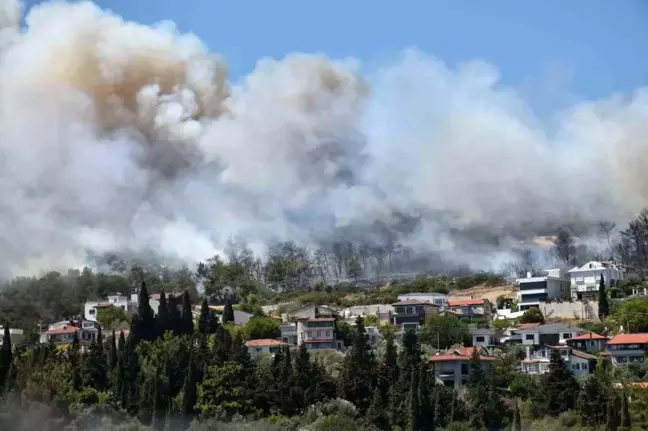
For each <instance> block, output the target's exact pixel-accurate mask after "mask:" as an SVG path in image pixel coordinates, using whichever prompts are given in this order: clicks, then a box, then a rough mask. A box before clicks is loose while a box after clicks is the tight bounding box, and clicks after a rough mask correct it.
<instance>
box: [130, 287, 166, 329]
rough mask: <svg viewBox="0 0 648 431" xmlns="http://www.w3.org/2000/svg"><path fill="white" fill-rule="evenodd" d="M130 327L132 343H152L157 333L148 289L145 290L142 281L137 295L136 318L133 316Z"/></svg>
mask: <svg viewBox="0 0 648 431" xmlns="http://www.w3.org/2000/svg"><path fill="white" fill-rule="evenodd" d="M158 312H159V310H158ZM131 326H132V329H131V336H133V335H134V336H135V339H134V341H138V340H145V341H153V340H154V339H155V337H156V335H157V333H158V331H157V326H156V324H155V314H154V313H153V309H152V308H151V304H150V299H149V293H148V289H147V288H146V283H145V282H143V281H142V286H141V288H140V291H139V294H138V304H137V316H133V321H132V325H131ZM129 338H130V337H129Z"/></svg>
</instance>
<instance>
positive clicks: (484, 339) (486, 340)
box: [472, 334, 495, 347]
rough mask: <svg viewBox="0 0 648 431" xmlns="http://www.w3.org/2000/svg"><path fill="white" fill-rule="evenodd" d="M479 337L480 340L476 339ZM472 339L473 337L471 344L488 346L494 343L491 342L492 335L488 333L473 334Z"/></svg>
mask: <svg viewBox="0 0 648 431" xmlns="http://www.w3.org/2000/svg"><path fill="white" fill-rule="evenodd" d="M480 338H481V339H482V340H481V341H478V339H480ZM472 339H473V346H484V347H488V346H492V345H493V344H495V343H494V342H493V337H492V336H490V335H481V334H480V335H473V336H472Z"/></svg>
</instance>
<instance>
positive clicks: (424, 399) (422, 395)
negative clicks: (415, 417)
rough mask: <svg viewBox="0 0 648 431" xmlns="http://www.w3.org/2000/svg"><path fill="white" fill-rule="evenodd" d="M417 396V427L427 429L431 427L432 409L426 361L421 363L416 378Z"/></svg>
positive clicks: (432, 420) (432, 419)
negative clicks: (417, 378) (417, 377)
mask: <svg viewBox="0 0 648 431" xmlns="http://www.w3.org/2000/svg"><path fill="white" fill-rule="evenodd" d="M418 398H419V427H420V428H421V429H423V430H428V429H431V428H432V427H433V422H434V417H433V413H434V411H433V410H432V409H431V407H432V406H431V402H430V382H429V368H428V364H427V362H422V363H421V370H420V372H419V380H418Z"/></svg>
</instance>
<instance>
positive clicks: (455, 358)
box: [430, 355, 496, 362]
mask: <svg viewBox="0 0 648 431" xmlns="http://www.w3.org/2000/svg"><path fill="white" fill-rule="evenodd" d="M495 359H496V358H494V357H492V356H480V357H479V360H480V361H494V360H495ZM443 361H470V357H467V356H461V355H433V356H430V362H443Z"/></svg>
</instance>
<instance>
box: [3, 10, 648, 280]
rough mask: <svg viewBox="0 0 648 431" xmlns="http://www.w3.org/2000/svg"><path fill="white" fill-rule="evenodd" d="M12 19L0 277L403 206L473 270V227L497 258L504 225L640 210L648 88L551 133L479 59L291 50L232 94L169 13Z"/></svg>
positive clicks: (213, 62) (211, 243) (587, 106)
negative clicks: (361, 58)
mask: <svg viewBox="0 0 648 431" xmlns="http://www.w3.org/2000/svg"><path fill="white" fill-rule="evenodd" d="M20 15H21V14H20V5H19V4H18V3H17V2H16V1H12V0H0V49H2V54H1V55H2V57H1V59H0V61H1V63H0V198H1V199H0V232H2V236H1V238H2V239H1V240H0V273H1V272H4V273H14V274H17V273H20V272H23V271H33V270H35V269H40V268H46V267H47V268H51V267H66V266H68V265H78V264H81V263H83V262H84V261H85V258H86V253H87V252H88V251H91V252H103V251H113V250H122V249H127V250H131V251H133V250H134V251H137V250H140V249H153V250H156V251H157V252H159V253H161V254H165V255H169V256H174V257H177V258H180V259H183V260H186V261H192V260H198V259H204V258H205V257H207V256H210V255H213V254H214V253H217V252H219V250H221V249H222V247H223V245H224V244H225V242H226V240H227V239H228V238H229V237H230V236H232V235H235V234H239V235H242V236H244V237H246V238H248V240H249V241H250V242H251V243H252V244H254V245H256V246H257V247H259V248H262V247H263V244H266V243H267V242H268V241H271V240H273V239H293V240H296V241H298V242H302V243H311V242H313V241H315V240H316V239H321V238H325V237H326V236H327V235H332V234H333V232H336V230H337V229H340V228H345V227H349V226H362V225H368V224H370V223H371V222H372V221H374V220H386V221H388V222H391V221H393V220H390V219H391V218H392V217H393V214H394V212H398V213H404V214H408V215H413V216H416V217H420V218H421V224H420V227H419V229H418V230H417V231H416V233H415V234H414V235H411V236H410V237H408V238H406V239H404V241H408V242H409V243H410V244H412V245H413V246H415V247H418V248H421V249H428V250H437V251H441V252H443V253H444V255H445V256H447V257H448V258H450V259H455V260H458V261H462V262H470V261H471V260H472V259H474V258H475V256H481V255H483V251H484V250H483V249H481V248H480V247H478V246H477V244H478V243H479V241H476V240H473V239H472V238H473V236H471V234H470V232H471V231H472V230H473V229H481V230H484V229H486V230H490V231H492V233H493V235H497V236H498V237H502V238H504V240H503V241H504V242H503V243H502V244H503V245H501V246H500V247H499V251H500V252H502V251H504V252H505V251H506V248H507V241H508V240H507V239H506V238H507V236H508V235H509V232H513V231H515V232H519V231H525V230H526V231H529V232H530V231H533V230H534V229H536V228H538V229H539V228H541V227H542V226H544V225H545V224H546V223H548V222H553V221H555V220H556V219H560V218H561V217H568V216H578V217H580V218H581V219H583V220H586V221H587V220H599V219H613V220H624V219H625V218H626V217H628V216H629V215H631V214H633V213H634V212H636V211H638V210H639V209H640V208H641V207H643V206H644V205H645V204H646V200H647V197H648V188H647V187H648V186H646V184H648V182H646V181H643V178H644V175H645V174H644V171H645V167H647V166H648V159H647V158H648V156H647V155H646V152H645V151H644V149H645V147H646V143H647V142H646V138H645V137H646V136H648V90H647V89H640V90H637V91H636V93H635V94H633V95H631V96H628V97H626V98H615V99H611V100H602V101H593V102H589V103H583V104H580V105H577V106H573V107H572V108H571V109H570V110H568V111H566V112H560V113H557V118H556V121H557V123H558V127H557V129H555V130H557V132H552V133H549V132H547V129H546V128H544V127H543V126H542V124H541V123H540V121H539V120H537V119H536V118H535V117H534V114H533V112H532V111H531V109H529V108H528V106H527V105H526V104H525V101H524V100H522V99H521V97H520V96H518V95H517V94H516V93H515V91H513V90H511V89H506V88H502V87H501V86H500V84H499V82H498V80H499V77H498V71H497V69H496V68H495V67H493V66H491V65H488V64H484V63H480V62H475V63H469V64H465V65H462V66H460V67H458V68H457V69H451V68H448V67H447V66H446V65H444V64H443V63H441V62H439V61H438V60H436V59H434V58H433V57H431V56H429V55H426V54H423V53H420V52H417V51H408V52H406V53H405V55H404V56H403V57H402V59H401V60H400V61H399V62H397V63H395V64H392V65H388V66H387V67H385V68H383V69H381V70H379V71H378V72H377V73H375V74H370V75H363V74H361V72H360V65H359V64H358V63H357V62H355V61H350V60H345V61H333V60H330V59H328V58H326V57H323V56H314V55H304V54H294V55H290V56H288V57H287V58H285V59H283V60H279V61H277V60H270V59H266V60H261V61H259V63H258V65H257V68H256V70H255V71H254V72H252V73H251V74H250V75H249V76H248V77H247V78H245V80H244V81H243V82H242V83H241V84H240V85H237V86H234V85H232V84H230V83H229V82H228V79H227V66H226V63H225V62H224V60H223V59H221V58H220V57H218V56H217V55H214V54H212V53H210V52H208V51H207V49H206V48H205V46H204V45H202V44H201V42H200V41H199V40H198V39H197V38H195V37H194V36H190V35H181V34H178V33H177V32H176V30H175V29H174V28H173V26H172V25H169V24H168V23H166V24H163V25H160V26H158V27H155V28H150V27H146V26H142V25H138V24H136V23H132V22H125V21H123V20H122V19H120V18H119V17H116V16H114V15H111V14H109V13H107V12H104V11H101V10H100V9H98V8H97V7H96V6H95V5H93V4H92V3H76V4H74V5H71V4H65V3H46V4H43V5H41V6H38V7H35V8H32V9H31V10H30V11H29V13H28V15H27V17H26V28H25V29H19V27H18V23H19V19H20ZM552 130H553V129H552ZM487 251H488V252H489V253H490V252H492V251H493V249H491V248H489V249H488V250H487ZM492 256H497V254H495V255H492ZM492 256H490V257H482V260H481V261H478V264H484V265H485V264H487V263H488V261H489V259H492V258H493V257H492Z"/></svg>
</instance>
